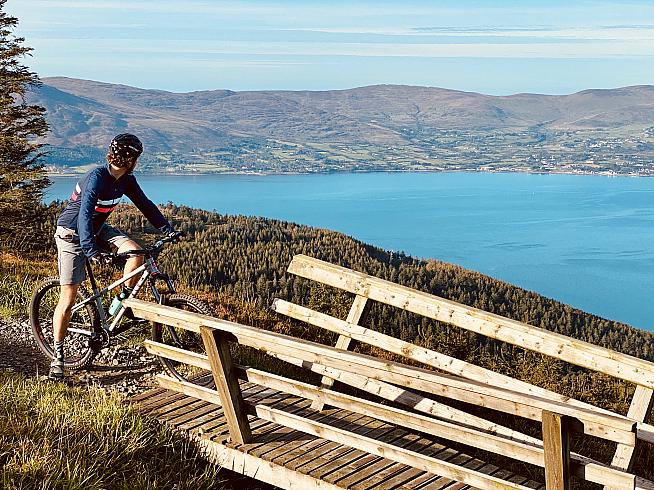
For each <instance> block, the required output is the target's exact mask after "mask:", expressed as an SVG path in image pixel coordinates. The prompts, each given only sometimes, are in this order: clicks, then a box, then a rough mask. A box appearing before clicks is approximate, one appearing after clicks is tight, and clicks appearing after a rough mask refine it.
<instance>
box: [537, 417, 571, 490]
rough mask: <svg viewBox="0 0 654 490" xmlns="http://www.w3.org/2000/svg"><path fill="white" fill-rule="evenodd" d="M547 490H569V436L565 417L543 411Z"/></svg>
mask: <svg viewBox="0 0 654 490" xmlns="http://www.w3.org/2000/svg"><path fill="white" fill-rule="evenodd" d="M543 449H544V450H545V485H546V487H547V490H570V436H569V432H568V421H567V419H566V417H565V416H563V415H560V414H558V413H553V412H549V411H547V410H543Z"/></svg>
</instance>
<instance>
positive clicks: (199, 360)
mask: <svg viewBox="0 0 654 490" xmlns="http://www.w3.org/2000/svg"><path fill="white" fill-rule="evenodd" d="M143 344H144V345H145V349H146V350H147V351H148V353H150V354H152V355H155V356H158V357H167V358H168V359H172V360H173V361H178V362H183V363H186V364H190V365H191V366H195V367H199V368H202V369H206V370H207V371H211V364H210V363H209V357H207V356H206V355H204V354H199V353H197V352H191V351H187V350H184V349H180V348H179V347H173V346H172V345H166V344H162V343H160V342H155V341H154V340H146V341H145V342H143Z"/></svg>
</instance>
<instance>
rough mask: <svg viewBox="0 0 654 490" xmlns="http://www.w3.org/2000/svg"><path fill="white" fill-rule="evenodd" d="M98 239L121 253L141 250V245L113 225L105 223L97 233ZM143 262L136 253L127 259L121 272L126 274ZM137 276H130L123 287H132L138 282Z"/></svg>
mask: <svg viewBox="0 0 654 490" xmlns="http://www.w3.org/2000/svg"><path fill="white" fill-rule="evenodd" d="M98 239H99V240H100V241H101V242H104V243H106V244H107V245H108V246H109V247H110V248H111V249H112V250H113V251H115V252H118V253H122V252H126V251H128V250H141V246H140V245H139V244H138V243H136V242H135V241H134V240H132V239H131V238H129V237H128V236H127V235H126V234H125V233H123V232H122V231H120V230H117V229H116V228H114V227H113V226H110V225H108V224H105V225H104V226H103V227H102V228H101V229H100V232H99V233H98ZM141 264H143V257H141V256H139V255H136V256H134V257H130V258H128V259H127V262H126V263H125V269H124V272H123V274H124V275H125V276H126V275H127V274H129V273H130V272H133V271H134V270H136V269H138V268H139V267H140V266H141ZM138 280H139V278H138V276H135V277H132V278H131V279H129V280H128V281H127V282H125V287H127V288H130V289H131V288H133V287H134V286H135V285H136V283H137V282H138Z"/></svg>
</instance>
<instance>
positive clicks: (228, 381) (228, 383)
mask: <svg viewBox="0 0 654 490" xmlns="http://www.w3.org/2000/svg"><path fill="white" fill-rule="evenodd" d="M200 335H201V336H202V340H203V341H204V348H205V350H206V351H207V355H208V357H209V363H210V364H211V372H212V373H213V379H214V382H215V383H216V389H217V391H218V393H219V394H220V399H221V400H222V406H223V412H224V413H225V417H226V418H227V423H228V425H229V433H230V435H231V436H232V440H233V441H234V442H235V443H236V444H244V443H246V442H248V441H249V440H250V439H251V437H252V434H251V432H250V426H249V424H248V419H247V417H246V415H245V410H244V404H243V396H242V395H241V387H240V386H239V383H238V378H237V377H236V374H235V373H234V363H233V361H232V354H231V353H230V351H229V343H228V342H227V335H226V334H225V332H221V331H219V330H214V329H213V328H210V327H207V326H205V325H201V326H200Z"/></svg>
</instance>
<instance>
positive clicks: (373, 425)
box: [132, 381, 545, 490]
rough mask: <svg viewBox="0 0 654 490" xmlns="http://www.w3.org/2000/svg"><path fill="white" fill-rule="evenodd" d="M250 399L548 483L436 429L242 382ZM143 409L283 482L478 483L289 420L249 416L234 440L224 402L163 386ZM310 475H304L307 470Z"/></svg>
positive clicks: (234, 461) (395, 488)
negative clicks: (426, 430) (472, 452)
mask: <svg viewBox="0 0 654 490" xmlns="http://www.w3.org/2000/svg"><path fill="white" fill-rule="evenodd" d="M241 391H242V393H243V399H244V401H245V402H246V403H251V404H265V405H268V406H271V407H274V408H277V409H280V410H283V411H285V412H288V413H291V414H295V415H298V416H302V417H305V418H308V419H310V420H313V421H315V422H319V423H321V424H326V425H328V426H330V427H335V428H339V429H342V430H344V431H349V432H352V433H354V434H357V435H360V436H365V437H369V438H372V439H375V440H378V441H380V442H383V443H387V444H392V445H393V446H396V447H398V448H404V449H407V450H410V451H415V452H417V453H420V454H423V455H425V456H430V457H433V458H437V459H439V460H442V461H446V462H449V463H452V464H455V465H458V466H463V467H465V468H468V469H471V470H476V471H479V472H482V473H484V474H487V475H492V476H495V477H497V478H501V479H503V480H506V481H509V482H512V483H516V484H519V485H521V486H523V487H526V488H535V489H536V488H541V489H544V488H545V485H543V484H541V483H538V482H535V481H530V480H528V479H527V478H524V477H521V476H519V475H515V474H514V473H511V472H509V471H506V470H502V469H500V468H498V467H497V466H494V465H492V464H488V463H486V462H484V461H481V460H480V459H477V458H473V457H471V456H469V455H467V454H465V453H462V452H459V451H456V450H454V449H452V448H450V447H448V446H447V445H446V441H442V440H439V439H438V438H436V437H434V436H430V435H427V434H421V433H418V432H415V431H409V430H407V429H406V428H404V427H402V426H399V425H393V424H389V423H384V422H380V421H378V420H376V419H374V418H371V417H367V416H364V415H360V414H357V413H355V412H350V411H348V410H342V409H337V408H328V409H325V410H322V411H316V410H314V409H312V408H311V400H308V399H306V398H302V397H298V396H293V395H288V394H286V393H283V392H281V391H277V390H271V389H268V388H265V387H263V386H259V385H256V384H253V383H248V382H244V381H242V382H241ZM132 401H133V403H134V404H135V405H136V407H137V408H138V409H139V410H140V411H141V412H143V413H146V414H149V415H152V416H154V417H156V418H157V419H159V420H161V421H163V422H165V423H166V424H168V425H169V426H171V427H173V428H174V429H176V430H179V431H181V432H183V433H185V434H188V435H190V436H192V437H194V438H195V439H196V440H197V441H198V442H199V443H200V444H201V445H202V446H203V447H204V449H205V450H206V451H207V452H208V455H209V457H210V458H211V459H212V460H213V461H214V462H216V463H218V464H220V465H222V466H223V467H225V468H227V469H229V470H232V471H236V472H237V473H240V474H244V475H246V476H250V477H253V478H257V479H258V480H262V481H265V482H267V483H271V484H273V485H276V486H280V487H282V488H298V489H310V488H321V489H323V488H352V489H357V490H372V489H375V490H399V489H406V490H409V489H411V490H418V489H424V490H437V489H438V490H446V489H447V490H454V489H457V490H463V489H470V488H474V487H471V486H469V485H465V484H461V483H458V482H456V481H454V480H451V479H449V478H444V477H441V476H438V475H435V474H433V473H428V472H426V471H422V470H419V469H416V468H413V467H411V466H408V465H405V464H400V463H396V462H394V461H391V460H389V459H386V458H383V457H380V456H376V455H372V454H369V453H367V452H364V451H361V450H358V449H354V448H352V447H349V446H346V445H343V444H339V443H336V442H333V441H329V440H327V439H323V438H320V437H317V436H314V435H311V434H307V433H305V432H301V431H298V430H295V429H291V428H289V427H285V426H282V425H279V424H275V423H272V422H268V421H266V420H262V419H260V418H258V417H256V416H249V417H248V419H249V423H250V428H251V430H252V436H253V437H252V442H250V443H248V444H240V445H239V444H236V445H235V444H231V443H230V442H229V437H230V435H229V427H228V424H227V420H226V418H225V415H224V413H223V410H222V407H221V406H220V405H215V404H212V403H209V402H206V401H202V400H198V399H196V398H193V397H189V396H186V395H183V394H181V393H178V392H175V391H170V390H166V389H163V388H158V389H155V390H151V391H149V392H146V393H143V394H141V395H139V396H137V397H134V398H133V399H132ZM300 475H302V477H300Z"/></svg>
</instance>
